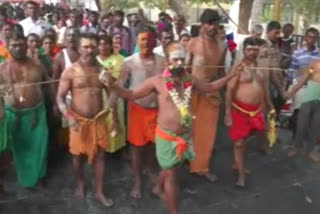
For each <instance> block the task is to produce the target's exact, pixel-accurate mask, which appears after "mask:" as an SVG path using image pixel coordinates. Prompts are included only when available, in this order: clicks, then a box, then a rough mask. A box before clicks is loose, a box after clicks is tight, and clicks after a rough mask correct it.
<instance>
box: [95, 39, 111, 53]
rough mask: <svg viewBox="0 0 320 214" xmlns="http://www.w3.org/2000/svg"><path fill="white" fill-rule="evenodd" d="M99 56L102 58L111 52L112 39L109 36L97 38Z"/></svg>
mask: <svg viewBox="0 0 320 214" xmlns="http://www.w3.org/2000/svg"><path fill="white" fill-rule="evenodd" d="M98 44H99V47H98V49H99V54H101V55H102V56H107V55H110V54H111V53H112V52H113V48H112V38H111V37H110V36H99V41H98Z"/></svg>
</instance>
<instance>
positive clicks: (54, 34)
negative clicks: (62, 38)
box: [44, 28, 58, 41]
mask: <svg viewBox="0 0 320 214" xmlns="http://www.w3.org/2000/svg"><path fill="white" fill-rule="evenodd" d="M44 35H45V36H50V37H52V38H53V39H54V41H57V37H58V35H57V32H56V31H55V30H54V29H53V28H49V29H47V30H45V32H44Z"/></svg>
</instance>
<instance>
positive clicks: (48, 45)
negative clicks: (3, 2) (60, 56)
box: [42, 35, 55, 55]
mask: <svg viewBox="0 0 320 214" xmlns="http://www.w3.org/2000/svg"><path fill="white" fill-rule="evenodd" d="M54 44H55V39H54V37H52V36H50V35H45V36H43V38H42V47H43V49H44V50H45V52H46V53H47V54H48V55H51V54H52V52H53V48H54Z"/></svg>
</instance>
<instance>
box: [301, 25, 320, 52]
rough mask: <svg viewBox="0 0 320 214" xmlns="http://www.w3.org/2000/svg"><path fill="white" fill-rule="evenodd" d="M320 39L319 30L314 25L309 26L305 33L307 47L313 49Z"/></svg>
mask: <svg viewBox="0 0 320 214" xmlns="http://www.w3.org/2000/svg"><path fill="white" fill-rule="evenodd" d="M318 39H319V31H318V30H317V29H315V28H313V27H311V28H309V29H308V30H307V31H306V34H305V38H304V40H305V42H306V46H307V48H310V49H313V48H314V47H315V46H316V43H317V41H318Z"/></svg>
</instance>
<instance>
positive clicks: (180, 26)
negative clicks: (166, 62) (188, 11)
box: [173, 14, 189, 41]
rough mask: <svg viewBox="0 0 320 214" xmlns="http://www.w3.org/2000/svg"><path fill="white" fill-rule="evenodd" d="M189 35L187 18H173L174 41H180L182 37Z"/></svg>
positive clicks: (178, 16) (181, 16) (180, 16)
mask: <svg viewBox="0 0 320 214" xmlns="http://www.w3.org/2000/svg"><path fill="white" fill-rule="evenodd" d="M186 33H187V34H188V33H189V32H188V30H187V29H186V18H185V17H184V16H183V15H180V14H178V15H175V16H174V17H173V35H174V40H175V41H178V40H179V39H180V35H182V34H186Z"/></svg>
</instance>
